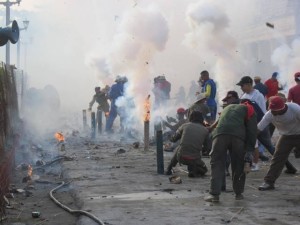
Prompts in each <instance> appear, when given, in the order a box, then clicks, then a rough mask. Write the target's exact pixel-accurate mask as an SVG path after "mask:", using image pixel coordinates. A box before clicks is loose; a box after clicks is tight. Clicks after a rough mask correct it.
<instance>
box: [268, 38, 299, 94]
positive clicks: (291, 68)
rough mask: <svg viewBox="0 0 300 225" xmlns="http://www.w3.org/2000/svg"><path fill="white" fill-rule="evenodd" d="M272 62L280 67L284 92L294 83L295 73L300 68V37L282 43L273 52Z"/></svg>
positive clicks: (280, 78)
mask: <svg viewBox="0 0 300 225" xmlns="http://www.w3.org/2000/svg"><path fill="white" fill-rule="evenodd" d="M271 59H272V63H273V64H274V65H275V66H276V67H278V68H279V70H278V72H279V78H278V79H279V83H280V84H282V85H283V87H284V92H285V93H287V91H288V90H287V89H288V87H291V86H293V85H294V74H295V73H296V72H298V71H299V70H300V69H299V68H300V39H295V40H293V42H292V43H291V45H288V44H282V45H280V46H279V47H277V48H276V49H275V50H274V52H273V54H272V57H271Z"/></svg>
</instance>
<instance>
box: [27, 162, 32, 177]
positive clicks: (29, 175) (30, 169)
mask: <svg viewBox="0 0 300 225" xmlns="http://www.w3.org/2000/svg"><path fill="white" fill-rule="evenodd" d="M27 176H28V177H29V178H31V176H32V166H31V165H29V166H28V171H27Z"/></svg>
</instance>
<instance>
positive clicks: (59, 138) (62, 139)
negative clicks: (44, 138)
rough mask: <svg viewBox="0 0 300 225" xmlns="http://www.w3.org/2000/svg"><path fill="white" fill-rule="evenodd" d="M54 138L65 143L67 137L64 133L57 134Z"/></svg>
mask: <svg viewBox="0 0 300 225" xmlns="http://www.w3.org/2000/svg"><path fill="white" fill-rule="evenodd" d="M54 137H55V138H56V139H57V140H58V141H59V142H64V141H65V137H64V135H63V134H62V133H60V132H56V133H55V135H54Z"/></svg>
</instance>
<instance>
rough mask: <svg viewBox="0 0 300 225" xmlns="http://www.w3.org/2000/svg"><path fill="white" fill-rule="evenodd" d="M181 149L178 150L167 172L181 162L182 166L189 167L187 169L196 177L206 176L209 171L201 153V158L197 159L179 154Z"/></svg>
mask: <svg viewBox="0 0 300 225" xmlns="http://www.w3.org/2000/svg"><path fill="white" fill-rule="evenodd" d="M179 147H180V146H179ZM179 147H177V148H176V152H175V154H174V155H173V157H172V159H171V162H170V164H169V166H168V168H167V170H168V171H170V170H171V169H172V168H173V167H175V166H176V165H177V163H178V162H179V163H180V164H183V165H186V166H187V169H188V171H189V173H190V174H193V175H195V176H197V175H201V176H202V175H205V174H206V173H207V171H208V169H207V167H206V165H205V163H204V162H203V161H202V159H201V157H200V152H199V157H195V158H192V157H188V156H182V155H181V154H179Z"/></svg>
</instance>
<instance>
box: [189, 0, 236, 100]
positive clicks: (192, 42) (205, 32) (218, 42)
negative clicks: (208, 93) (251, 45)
mask: <svg viewBox="0 0 300 225" xmlns="http://www.w3.org/2000/svg"><path fill="white" fill-rule="evenodd" d="M186 17H187V22H188V24H189V28H190V30H191V31H190V32H189V33H188V34H186V36H185V40H184V43H185V44H186V45H187V46H189V47H191V48H196V50H197V51H198V52H199V55H202V57H203V55H204V56H205V59H206V62H207V63H206V66H207V67H206V68H203V69H206V70H208V71H209V72H210V73H211V74H212V78H214V79H215V81H216V82H217V83H218V95H219V97H220V98H221V97H223V96H224V95H225V94H226V92H227V91H228V90H232V89H233V88H232V85H233V84H235V83H236V82H237V80H238V79H239V78H238V77H239V76H237V75H238V74H239V71H240V68H241V65H240V64H241V60H240V59H238V57H237V53H236V48H237V43H236V40H235V39H234V38H233V37H232V36H231V35H230V33H229V31H228V28H229V18H228V16H227V15H226V14H225V12H224V9H223V8H221V7H220V6H219V5H216V4H213V3H211V1H204V2H203V1H202V2H199V3H196V4H190V5H189V7H188V10H187V13H186Z"/></svg>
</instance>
